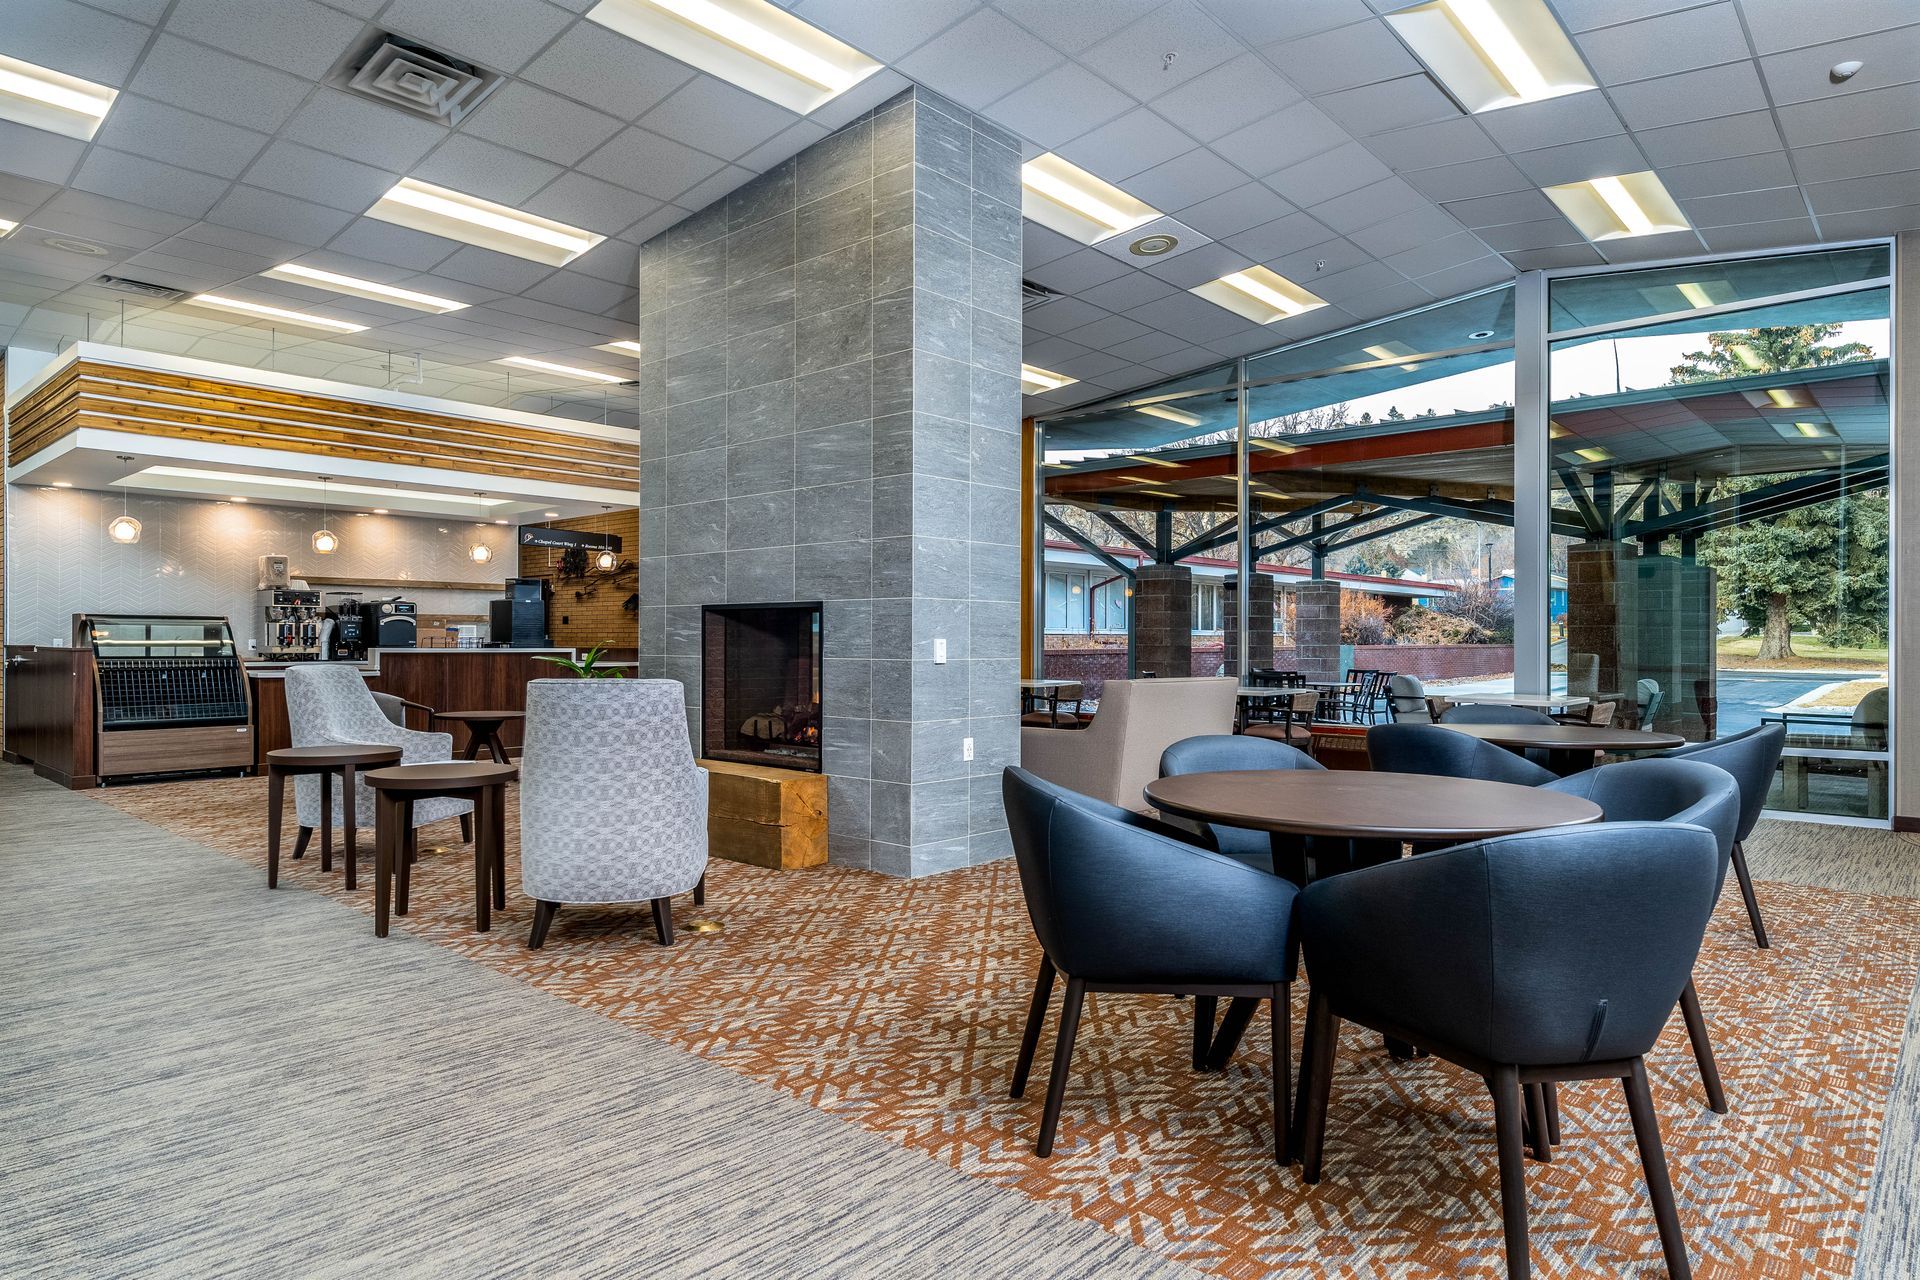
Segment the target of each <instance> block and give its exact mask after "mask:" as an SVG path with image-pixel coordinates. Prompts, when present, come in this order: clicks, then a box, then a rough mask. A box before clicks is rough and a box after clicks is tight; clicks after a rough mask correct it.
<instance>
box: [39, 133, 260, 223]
mask: <svg viewBox="0 0 1920 1280" xmlns="http://www.w3.org/2000/svg"><path fill="white" fill-rule="evenodd" d="M73 185H74V186H76V187H78V188H79V189H80V190H82V191H91V192H93V193H94V194H96V195H103V196H111V197H112V198H114V199H116V200H125V201H127V202H129V203H137V204H144V205H150V206H151V207H153V208H155V209H160V210H163V211H165V212H167V213H173V214H178V215H180V216H181V217H183V218H198V217H200V216H202V215H203V214H205V213H206V212H207V210H208V209H211V208H212V207H213V203H214V201H216V200H218V199H219V198H220V197H221V195H222V194H224V193H225V191H226V189H227V180H226V179H225V178H212V177H208V176H207V175H206V174H204V173H194V172H193V171H192V170H189V169H180V168H176V167H175V166H173V165H170V164H162V163H160V162H159V161H158V160H149V159H147V158H146V157H145V156H137V155H133V154H132V153H130V152H126V151H114V150H112V149H111V148H108V147H102V146H95V147H93V148H91V149H90V150H89V151H88V152H87V158H86V159H85V160H84V161H83V162H82V163H81V165H80V171H79V172H78V173H76V174H75V175H74V178H73Z"/></svg>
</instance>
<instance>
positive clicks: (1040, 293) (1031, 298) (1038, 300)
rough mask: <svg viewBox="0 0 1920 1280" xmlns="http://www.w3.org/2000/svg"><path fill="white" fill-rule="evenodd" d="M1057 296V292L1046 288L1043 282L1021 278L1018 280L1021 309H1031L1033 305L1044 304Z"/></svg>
mask: <svg viewBox="0 0 1920 1280" xmlns="http://www.w3.org/2000/svg"><path fill="white" fill-rule="evenodd" d="M1059 296H1060V295H1059V294H1058V293H1057V292H1055V291H1054V290H1052V289H1049V288H1047V286H1045V285H1043V284H1035V283H1034V282H1033V281H1031V280H1022V281H1021V282H1020V309H1021V310H1022V311H1031V310H1033V309H1034V308H1035V307H1039V306H1045V305H1046V304H1047V303H1049V302H1052V301H1053V300H1054V299H1055V298H1057V297H1059Z"/></svg>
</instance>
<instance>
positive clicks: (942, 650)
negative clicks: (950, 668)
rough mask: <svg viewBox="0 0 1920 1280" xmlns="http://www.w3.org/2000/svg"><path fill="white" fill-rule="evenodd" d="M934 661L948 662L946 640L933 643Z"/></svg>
mask: <svg viewBox="0 0 1920 1280" xmlns="http://www.w3.org/2000/svg"><path fill="white" fill-rule="evenodd" d="M933 660H934V661H935V662H945V661H946V660H947V642H946V641H945V640H935V641H934V642H933Z"/></svg>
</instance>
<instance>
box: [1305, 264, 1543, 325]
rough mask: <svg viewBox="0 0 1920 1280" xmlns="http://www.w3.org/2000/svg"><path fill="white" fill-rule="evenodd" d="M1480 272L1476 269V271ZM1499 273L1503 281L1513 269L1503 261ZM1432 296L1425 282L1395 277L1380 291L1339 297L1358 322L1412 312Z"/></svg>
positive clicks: (1427, 301) (1459, 291)
mask: <svg viewBox="0 0 1920 1280" xmlns="http://www.w3.org/2000/svg"><path fill="white" fill-rule="evenodd" d="M1492 261H1498V259H1492ZM1479 269H1480V268H1476V270H1479ZM1456 270H1457V269H1456ZM1500 270H1501V272H1502V273H1503V274H1502V278H1503V279H1504V278H1505V277H1506V276H1511V275H1512V274H1513V270H1512V268H1510V267H1508V266H1507V264H1506V263H1504V262H1501V263H1500ZM1470 287H1473V288H1477V287H1479V286H1478V285H1474V286H1470ZM1455 292H1458V293H1465V292H1467V290H1465V289H1459V290H1455ZM1433 297H1434V295H1433V293H1432V291H1431V290H1429V289H1427V288H1426V286H1425V285H1424V283H1416V282H1415V281H1412V280H1402V279H1400V277H1398V276H1395V277H1394V279H1393V282H1392V283H1391V284H1388V285H1386V286H1384V287H1382V288H1379V289H1374V290H1372V291H1370V292H1368V293H1360V294H1355V295H1354V296H1353V297H1350V298H1342V299H1341V300H1340V306H1341V308H1342V309H1343V310H1346V311H1349V312H1351V313H1353V315H1354V316H1355V317H1356V318H1358V319H1361V320H1377V319H1380V318H1382V317H1384V316H1391V315H1397V314H1399V313H1400V312H1402V311H1411V310H1413V309H1414V308H1415V307H1424V306H1426V305H1427V304H1428V303H1429V302H1432V301H1433Z"/></svg>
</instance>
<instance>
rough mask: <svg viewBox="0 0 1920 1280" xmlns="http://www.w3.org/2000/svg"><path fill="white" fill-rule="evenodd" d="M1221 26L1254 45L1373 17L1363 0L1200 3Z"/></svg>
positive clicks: (1219, 0) (1205, 0) (1214, 0)
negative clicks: (1284, 2)
mask: <svg viewBox="0 0 1920 1280" xmlns="http://www.w3.org/2000/svg"><path fill="white" fill-rule="evenodd" d="M1201 4H1202V5H1204V6H1205V8H1206V10H1207V12H1209V13H1211V14H1212V15H1213V16H1214V19H1215V20H1216V21H1218V22H1219V23H1220V25H1221V26H1223V27H1225V28H1226V29H1227V30H1229V31H1231V32H1232V33H1233V34H1235V35H1237V36H1239V37H1240V38H1241V39H1242V40H1245V41H1246V42H1247V43H1248V44H1251V45H1265V44H1272V43H1273V42H1274V41H1276V40H1291V39H1293V38H1294V37H1296V36H1304V35H1310V34H1312V33H1313V32H1315V31H1325V30H1327V29H1328V28H1330V27H1343V26H1346V25H1347V24H1349V23H1353V22H1359V21H1360V20H1361V19H1363V18H1368V17H1371V16H1372V14H1373V11H1372V10H1371V9H1369V8H1368V7H1367V6H1366V4H1364V3H1363V2H1362V0H1288V3H1286V4H1275V3H1273V0H1201Z"/></svg>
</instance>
